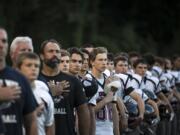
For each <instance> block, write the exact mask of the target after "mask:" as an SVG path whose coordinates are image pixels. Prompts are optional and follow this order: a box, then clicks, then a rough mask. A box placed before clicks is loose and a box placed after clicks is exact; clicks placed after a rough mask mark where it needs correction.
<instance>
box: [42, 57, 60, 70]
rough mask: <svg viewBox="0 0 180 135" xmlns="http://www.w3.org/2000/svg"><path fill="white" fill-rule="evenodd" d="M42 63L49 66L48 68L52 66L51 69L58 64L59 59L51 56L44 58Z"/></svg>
mask: <svg viewBox="0 0 180 135" xmlns="http://www.w3.org/2000/svg"><path fill="white" fill-rule="evenodd" d="M44 63H45V64H46V65H47V66H48V67H50V68H52V69H55V68H56V67H58V65H59V63H60V59H58V58H57V57H53V58H51V59H49V60H48V59H46V60H45V61H44Z"/></svg>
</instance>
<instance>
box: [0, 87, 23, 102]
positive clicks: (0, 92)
mask: <svg viewBox="0 0 180 135" xmlns="http://www.w3.org/2000/svg"><path fill="white" fill-rule="evenodd" d="M20 89H21V88H20V87H19V86H5V87H2V86H0V102H3V101H9V100H14V99H18V98H20V94H21V90H20Z"/></svg>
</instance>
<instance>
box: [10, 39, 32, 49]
mask: <svg viewBox="0 0 180 135" xmlns="http://www.w3.org/2000/svg"><path fill="white" fill-rule="evenodd" d="M18 43H28V44H30V45H31V46H32V49H34V48H33V44H32V39H31V38H30V37H28V36H24V37H23V36H20V37H16V38H14V40H13V41H12V43H11V46H10V52H13V51H15V50H16V48H17V44H18Z"/></svg>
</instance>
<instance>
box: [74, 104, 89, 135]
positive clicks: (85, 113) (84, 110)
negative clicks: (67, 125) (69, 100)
mask: <svg viewBox="0 0 180 135" xmlns="http://www.w3.org/2000/svg"><path fill="white" fill-rule="evenodd" d="M77 114H78V120H79V121H78V124H79V133H80V135H89V127H90V115H89V109H88V106H87V104H82V105H79V106H78V107H77Z"/></svg>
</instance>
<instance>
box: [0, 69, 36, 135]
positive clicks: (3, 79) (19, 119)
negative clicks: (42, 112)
mask: <svg viewBox="0 0 180 135" xmlns="http://www.w3.org/2000/svg"><path fill="white" fill-rule="evenodd" d="M0 84H1V85H2V86H12V85H19V86H20V87H21V97H20V98H19V99H17V100H13V101H9V102H7V104H6V105H7V106H6V107H3V109H2V110H1V112H2V120H3V122H4V125H5V129H6V132H5V134H6V135H22V123H23V116H24V115H27V114H29V113H31V112H33V111H34V110H35V108H36V101H35V98H34V95H33V93H32V90H31V87H30V84H29V82H28V81H27V79H26V78H25V77H24V76H23V75H21V74H20V73H19V72H18V71H16V70H14V69H12V68H10V67H6V68H4V69H3V70H1V71H0Z"/></svg>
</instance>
